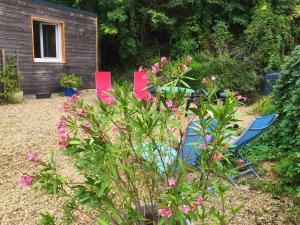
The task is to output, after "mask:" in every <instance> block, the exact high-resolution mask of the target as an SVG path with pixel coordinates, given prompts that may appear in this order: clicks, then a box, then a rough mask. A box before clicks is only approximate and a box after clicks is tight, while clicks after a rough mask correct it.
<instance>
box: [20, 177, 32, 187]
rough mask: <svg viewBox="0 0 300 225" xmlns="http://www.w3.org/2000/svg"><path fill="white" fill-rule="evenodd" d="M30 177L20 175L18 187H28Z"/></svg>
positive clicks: (30, 181) (30, 180)
mask: <svg viewBox="0 0 300 225" xmlns="http://www.w3.org/2000/svg"><path fill="white" fill-rule="evenodd" d="M32 180H33V178H32V176H29V175H22V176H21V177H20V178H19V185H20V186H24V187H26V186H30V185H31V184H32Z"/></svg>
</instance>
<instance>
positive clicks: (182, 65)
mask: <svg viewBox="0 0 300 225" xmlns="http://www.w3.org/2000/svg"><path fill="white" fill-rule="evenodd" d="M192 60H193V57H192V56H190V55H188V56H186V57H184V58H183V59H178V60H171V59H169V58H167V57H166V56H163V57H161V58H160V60H159V62H156V63H155V64H153V65H152V66H151V67H150V68H149V69H147V68H143V67H142V66H141V67H140V68H139V71H140V72H141V71H145V72H147V74H148V75H149V79H150V82H151V84H152V85H154V86H156V87H161V86H173V87H189V84H188V81H190V80H194V79H193V78H192V77H189V76H187V74H188V72H189V71H190V67H189V65H190V63H191V61H192Z"/></svg>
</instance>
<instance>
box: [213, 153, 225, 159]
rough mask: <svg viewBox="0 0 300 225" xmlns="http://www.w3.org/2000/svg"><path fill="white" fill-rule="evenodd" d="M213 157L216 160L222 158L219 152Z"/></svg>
mask: <svg viewBox="0 0 300 225" xmlns="http://www.w3.org/2000/svg"><path fill="white" fill-rule="evenodd" d="M212 158H213V159H217V160H221V159H222V158H223V156H222V155H221V154H214V155H213V157H212Z"/></svg>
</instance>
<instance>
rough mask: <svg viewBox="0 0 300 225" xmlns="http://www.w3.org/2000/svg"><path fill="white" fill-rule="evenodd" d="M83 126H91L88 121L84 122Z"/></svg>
mask: <svg viewBox="0 0 300 225" xmlns="http://www.w3.org/2000/svg"><path fill="white" fill-rule="evenodd" d="M83 126H85V127H86V128H91V124H90V122H88V121H86V122H84V123H83Z"/></svg>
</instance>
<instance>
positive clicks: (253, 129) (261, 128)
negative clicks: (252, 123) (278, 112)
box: [248, 123, 272, 131]
mask: <svg viewBox="0 0 300 225" xmlns="http://www.w3.org/2000/svg"><path fill="white" fill-rule="evenodd" d="M271 124H272V123H269V124H268V125H267V126H264V127H259V128H250V129H248V130H250V131H256V130H264V129H266V128H268V127H269V126H270V125H271Z"/></svg>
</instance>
